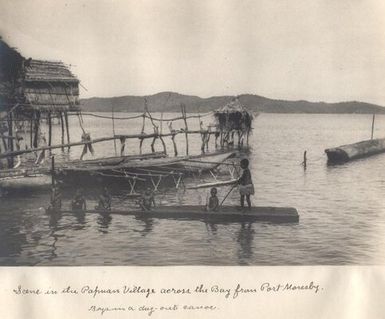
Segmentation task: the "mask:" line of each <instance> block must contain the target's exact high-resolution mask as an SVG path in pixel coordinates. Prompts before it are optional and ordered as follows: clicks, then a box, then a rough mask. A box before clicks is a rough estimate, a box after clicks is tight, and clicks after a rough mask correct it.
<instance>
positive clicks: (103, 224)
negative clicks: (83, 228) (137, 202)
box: [97, 212, 112, 234]
mask: <svg viewBox="0 0 385 319" xmlns="http://www.w3.org/2000/svg"><path fill="white" fill-rule="evenodd" d="M111 221H112V217H111V214H110V213H109V212H100V213H99V216H98V219H97V224H98V226H99V227H98V230H99V231H100V232H101V233H103V234H107V233H108V228H109V226H110V224H111Z"/></svg>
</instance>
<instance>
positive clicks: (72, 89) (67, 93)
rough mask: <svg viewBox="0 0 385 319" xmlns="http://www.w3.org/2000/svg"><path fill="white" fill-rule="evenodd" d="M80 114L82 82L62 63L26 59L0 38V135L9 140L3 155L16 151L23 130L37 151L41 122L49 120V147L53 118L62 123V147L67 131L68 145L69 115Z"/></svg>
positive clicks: (30, 144) (31, 145)
mask: <svg viewBox="0 0 385 319" xmlns="http://www.w3.org/2000/svg"><path fill="white" fill-rule="evenodd" d="M78 110H79V80H78V79H77V78H76V77H75V76H74V75H73V74H72V73H71V71H70V70H69V68H68V67H67V66H66V65H65V64H64V63H63V62H54V61H42V60H34V59H31V58H28V59H26V58H24V57H23V56H22V55H21V54H20V53H19V52H18V51H17V50H16V49H14V48H11V47H10V46H8V45H7V44H6V43H5V42H4V41H3V40H2V39H1V38H0V111H1V112H2V115H1V128H2V129H1V133H0V134H2V138H3V139H4V138H6V139H8V142H7V143H6V144H7V145H3V149H2V152H6V151H13V150H14V147H15V141H14V140H16V139H17V137H16V136H14V135H16V133H15V131H16V130H18V129H20V127H21V126H23V127H24V131H29V143H28V145H29V147H31V148H33V147H37V146H38V134H39V127H40V123H41V120H42V119H46V120H47V124H48V144H49V145H51V142H52V119H53V118H58V119H59V120H60V122H61V126H62V144H64V135H65V130H66V131H67V134H66V135H67V142H68V143H69V142H70V136H69V130H68V115H67V112H69V111H78ZM26 126H27V127H28V130H26V129H25V128H26ZM5 146H6V147H5ZM4 148H5V149H4Z"/></svg>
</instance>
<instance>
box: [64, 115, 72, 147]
mask: <svg viewBox="0 0 385 319" xmlns="http://www.w3.org/2000/svg"><path fill="white" fill-rule="evenodd" d="M64 119H65V123H66V131H67V144H70V143H71V140H70V130H69V124H68V114H67V111H65V112H64ZM70 148H71V147H70V146H68V149H70Z"/></svg>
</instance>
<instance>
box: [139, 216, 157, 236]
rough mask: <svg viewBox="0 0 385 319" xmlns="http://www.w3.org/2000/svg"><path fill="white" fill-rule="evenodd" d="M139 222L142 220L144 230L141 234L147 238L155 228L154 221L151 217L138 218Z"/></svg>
mask: <svg viewBox="0 0 385 319" xmlns="http://www.w3.org/2000/svg"><path fill="white" fill-rule="evenodd" d="M136 219H137V220H140V221H142V222H143V224H144V225H143V226H144V227H143V229H142V230H140V231H139V232H140V233H141V234H142V236H143V237H145V236H147V235H148V234H149V233H151V232H152V231H153V228H154V219H153V218H151V217H136Z"/></svg>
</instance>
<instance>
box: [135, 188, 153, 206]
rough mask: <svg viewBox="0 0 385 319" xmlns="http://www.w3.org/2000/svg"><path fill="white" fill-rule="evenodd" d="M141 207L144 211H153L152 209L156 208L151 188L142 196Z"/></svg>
mask: <svg viewBox="0 0 385 319" xmlns="http://www.w3.org/2000/svg"><path fill="white" fill-rule="evenodd" d="M139 205H140V207H141V208H142V209H143V210H144V211H148V210H151V207H155V198H154V193H153V192H152V191H151V189H150V188H147V189H146V191H145V192H144V193H143V194H142V197H141V198H140V202H139Z"/></svg>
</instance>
